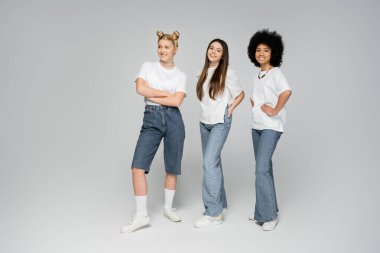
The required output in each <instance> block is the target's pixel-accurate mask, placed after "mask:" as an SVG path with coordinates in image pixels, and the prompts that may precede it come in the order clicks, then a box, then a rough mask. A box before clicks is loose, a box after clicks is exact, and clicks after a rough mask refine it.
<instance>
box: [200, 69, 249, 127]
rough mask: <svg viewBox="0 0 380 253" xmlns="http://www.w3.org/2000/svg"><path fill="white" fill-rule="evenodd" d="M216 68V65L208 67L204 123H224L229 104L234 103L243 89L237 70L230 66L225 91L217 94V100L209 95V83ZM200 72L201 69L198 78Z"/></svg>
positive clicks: (204, 100)
mask: <svg viewBox="0 0 380 253" xmlns="http://www.w3.org/2000/svg"><path fill="white" fill-rule="evenodd" d="M215 69H216V68H215V67H214V68H209V69H208V72H207V78H206V80H205V82H204V83H203V98H202V101H201V114H200V121H201V122H202V123H204V124H217V123H224V113H225V110H226V107H227V105H230V104H232V102H233V101H234V100H235V98H236V97H237V96H239V95H240V93H241V92H242V91H243V89H242V88H241V87H240V84H239V80H238V78H237V76H236V74H235V72H234V71H233V70H232V69H230V68H228V69H227V76H226V86H225V89H224V92H223V93H221V94H219V95H217V96H216V97H215V100H213V99H211V98H210V96H209V83H210V80H211V77H212V75H213V74H214V71H215ZM200 73H201V71H200V72H199V75H198V79H199V77H200Z"/></svg>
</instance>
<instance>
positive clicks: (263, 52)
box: [248, 30, 291, 231]
mask: <svg viewBox="0 0 380 253" xmlns="http://www.w3.org/2000/svg"><path fill="white" fill-rule="evenodd" d="M283 52H284V45H283V42H282V38H281V36H280V35H279V34H278V33H276V32H275V31H273V32H270V31H269V30H260V31H258V32H256V33H255V34H254V35H253V36H252V38H251V40H250V42H249V45H248V57H249V59H250V60H251V61H252V63H253V64H254V65H255V66H256V67H260V72H259V74H258V75H257V76H255V78H254V82H253V92H252V96H251V104H252V142H253V148H254V154H255V160H256V170H255V175H256V182H255V186H256V204H255V213H254V217H250V219H251V220H256V221H257V222H259V223H262V229H263V230H264V231H271V230H274V229H275V228H276V225H277V223H278V206H277V199H276V192H275V186H274V179H273V166H272V156H273V153H274V151H275V148H276V145H277V142H278V140H279V139H280V136H281V134H282V133H283V132H284V125H285V118H286V109H285V104H286V102H287V101H288V99H289V97H290V95H291V89H290V87H289V84H288V82H287V80H286V78H285V76H284V75H283V73H282V72H281V70H280V69H279V67H280V65H281V63H282V55H283Z"/></svg>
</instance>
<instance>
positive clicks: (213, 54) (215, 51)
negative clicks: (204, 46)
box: [207, 41, 223, 66]
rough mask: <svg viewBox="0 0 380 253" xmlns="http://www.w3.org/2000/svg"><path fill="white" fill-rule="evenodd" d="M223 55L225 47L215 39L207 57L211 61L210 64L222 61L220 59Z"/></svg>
mask: <svg viewBox="0 0 380 253" xmlns="http://www.w3.org/2000/svg"><path fill="white" fill-rule="evenodd" d="M222 56H223V47H222V44H220V43H219V42H217V41H215V42H213V43H211V45H210V47H209V48H208V50H207V58H208V60H209V62H210V65H214V66H216V65H218V64H219V62H220V59H222Z"/></svg>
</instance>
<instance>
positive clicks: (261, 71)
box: [260, 67, 278, 74]
mask: <svg viewBox="0 0 380 253" xmlns="http://www.w3.org/2000/svg"><path fill="white" fill-rule="evenodd" d="M277 68H278V67H273V68H271V69H270V70H261V69H260V74H261V73H263V72H267V71H268V73H270V72H272V71H271V70H275V69H277Z"/></svg>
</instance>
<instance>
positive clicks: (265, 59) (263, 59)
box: [255, 44, 272, 66]
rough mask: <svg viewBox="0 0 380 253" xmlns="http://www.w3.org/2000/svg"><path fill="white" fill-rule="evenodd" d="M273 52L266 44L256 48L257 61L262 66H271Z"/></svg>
mask: <svg viewBox="0 0 380 253" xmlns="http://www.w3.org/2000/svg"><path fill="white" fill-rule="evenodd" d="M271 52H272V50H271V49H270V47H268V46H267V45H265V44H259V45H258V46H257V48H256V54H255V57H256V61H257V62H258V63H259V64H260V65H261V66H262V65H267V64H270V56H271Z"/></svg>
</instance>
